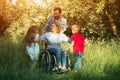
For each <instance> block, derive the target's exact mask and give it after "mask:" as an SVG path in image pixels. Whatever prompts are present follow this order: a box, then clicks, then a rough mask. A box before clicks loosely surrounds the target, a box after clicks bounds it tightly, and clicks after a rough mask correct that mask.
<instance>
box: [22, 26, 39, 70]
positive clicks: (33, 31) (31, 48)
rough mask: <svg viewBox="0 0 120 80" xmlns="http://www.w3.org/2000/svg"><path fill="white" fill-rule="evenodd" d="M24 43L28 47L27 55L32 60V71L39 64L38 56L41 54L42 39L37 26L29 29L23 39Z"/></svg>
mask: <svg viewBox="0 0 120 80" xmlns="http://www.w3.org/2000/svg"><path fill="white" fill-rule="evenodd" d="M23 43H24V44H25V46H26V51H27V54H28V55H29V57H30V58H31V60H32V66H31V70H32V69H33V68H34V66H35V65H36V63H37V60H38V56H39V53H40V50H39V43H40V37H39V33H38V28H37V27H36V26H31V27H30V28H29V29H28V31H27V34H26V35H25V37H24V39H23Z"/></svg>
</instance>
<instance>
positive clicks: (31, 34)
mask: <svg viewBox="0 0 120 80" xmlns="http://www.w3.org/2000/svg"><path fill="white" fill-rule="evenodd" d="M37 33H38V28H37V27H36V26H30V27H29V29H28V31H27V34H26V36H25V44H28V45H30V44H31V43H32V42H34V40H35V35H36V34H37Z"/></svg>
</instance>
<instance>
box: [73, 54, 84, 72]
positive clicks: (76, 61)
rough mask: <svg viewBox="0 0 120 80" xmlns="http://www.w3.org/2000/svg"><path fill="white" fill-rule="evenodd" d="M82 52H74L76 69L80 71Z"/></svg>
mask: <svg viewBox="0 0 120 80" xmlns="http://www.w3.org/2000/svg"><path fill="white" fill-rule="evenodd" d="M81 59H82V53H79V54H74V70H75V71H78V70H79V69H80V68H81Z"/></svg>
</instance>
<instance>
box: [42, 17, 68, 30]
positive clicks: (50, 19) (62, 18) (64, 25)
mask: <svg viewBox="0 0 120 80" xmlns="http://www.w3.org/2000/svg"><path fill="white" fill-rule="evenodd" d="M54 20H55V18H54V16H52V17H50V18H48V20H47V22H46V24H45V26H44V27H43V29H44V30H45V31H47V32H49V31H50V23H51V22H52V21H54ZM59 23H60V24H61V25H62V32H64V31H66V28H67V20H66V19H65V18H64V17H61V18H60V20H59Z"/></svg>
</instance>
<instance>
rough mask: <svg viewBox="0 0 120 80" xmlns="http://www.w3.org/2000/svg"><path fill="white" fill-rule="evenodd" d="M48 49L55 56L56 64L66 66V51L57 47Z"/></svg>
mask: <svg viewBox="0 0 120 80" xmlns="http://www.w3.org/2000/svg"><path fill="white" fill-rule="evenodd" d="M48 51H49V52H50V53H53V55H55V57H56V61H57V65H58V66H66V52H65V51H62V49H58V48H49V49H48Z"/></svg>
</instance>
